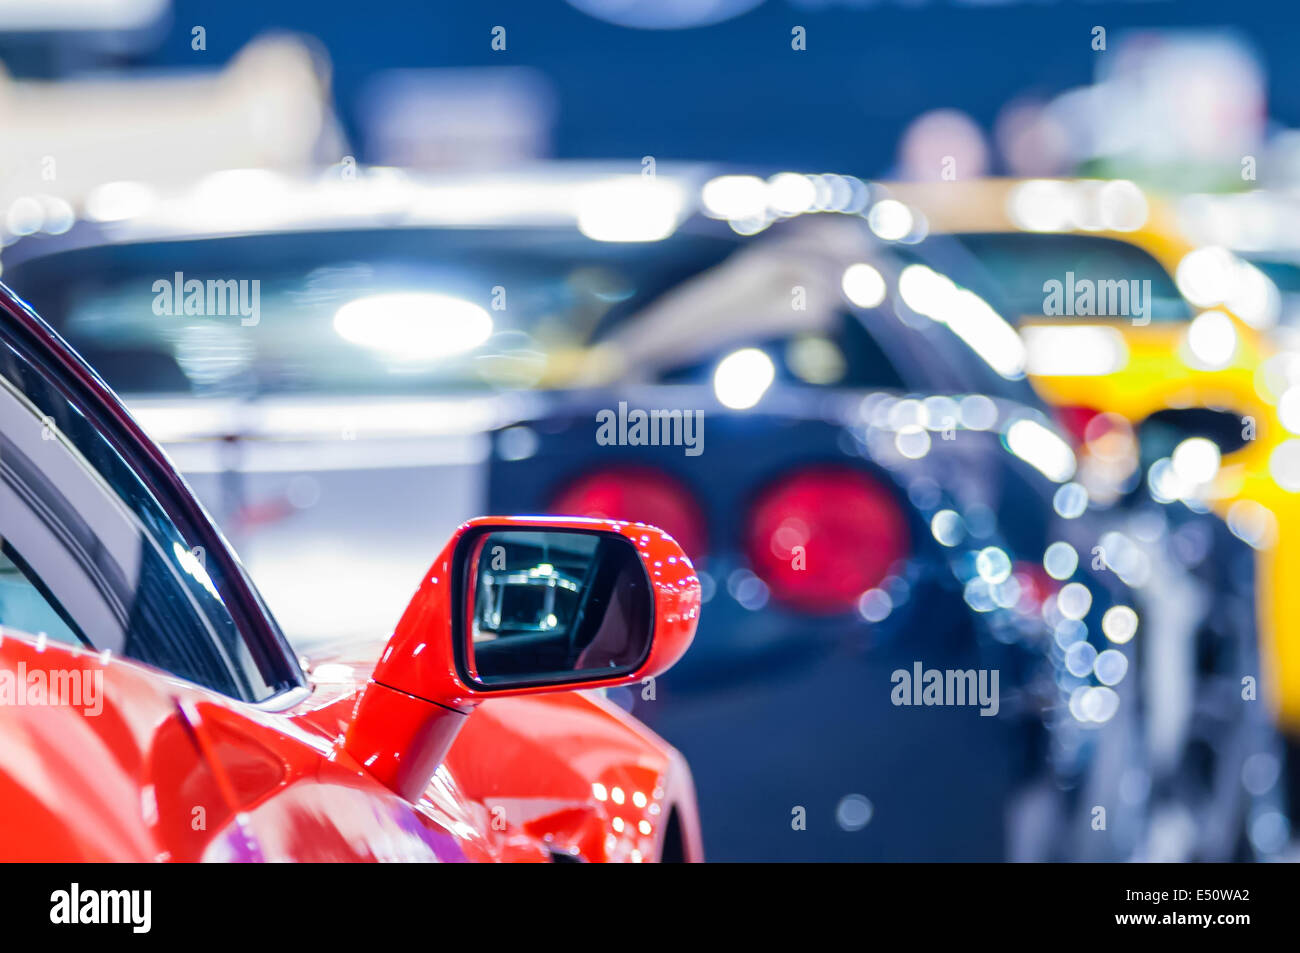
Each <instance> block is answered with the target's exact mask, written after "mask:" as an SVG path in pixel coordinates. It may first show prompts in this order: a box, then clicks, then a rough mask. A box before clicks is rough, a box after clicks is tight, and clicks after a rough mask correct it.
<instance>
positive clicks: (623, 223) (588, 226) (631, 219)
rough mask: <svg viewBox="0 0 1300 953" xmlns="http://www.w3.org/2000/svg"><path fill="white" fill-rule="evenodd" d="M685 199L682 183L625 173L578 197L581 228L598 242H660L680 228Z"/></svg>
mask: <svg viewBox="0 0 1300 953" xmlns="http://www.w3.org/2000/svg"><path fill="white" fill-rule="evenodd" d="M685 205H686V200H685V196H684V195H683V193H682V188H681V186H680V185H678V184H676V183H673V182H668V181H665V180H663V179H657V178H649V177H647V176H640V175H635V176H622V177H620V178H616V179H611V180H609V181H606V182H598V183H595V184H593V185H590V186H587V187H586V188H584V189H583V190H582V192H581V193H580V195H579V196H578V230H579V231H580V232H582V234H584V235H586V236H587V237H588V238H590V239H592V240H593V241H598V242H657V241H662V240H663V239H665V238H667V237H668V236H669V235H671V234H672V233H673V232H674V231H676V230H677V223H678V222H679V221H680V220H681V215H682V210H683V209H684V208H685Z"/></svg>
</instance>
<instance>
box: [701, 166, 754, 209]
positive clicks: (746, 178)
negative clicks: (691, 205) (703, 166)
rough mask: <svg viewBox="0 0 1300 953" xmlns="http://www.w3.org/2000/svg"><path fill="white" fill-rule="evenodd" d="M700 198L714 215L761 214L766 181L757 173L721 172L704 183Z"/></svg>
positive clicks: (705, 207)
mask: <svg viewBox="0 0 1300 953" xmlns="http://www.w3.org/2000/svg"><path fill="white" fill-rule="evenodd" d="M700 202H701V203H702V204H703V205H704V212H705V214H707V215H710V216H712V217H713V218H725V219H732V220H747V219H756V218H761V217H763V215H765V214H766V213H767V183H766V182H764V181H763V180H762V179H760V178H759V177H758V176H756V175H720V176H718V177H717V178H714V179H710V180H709V181H708V182H706V183H704V188H703V189H701V190H700Z"/></svg>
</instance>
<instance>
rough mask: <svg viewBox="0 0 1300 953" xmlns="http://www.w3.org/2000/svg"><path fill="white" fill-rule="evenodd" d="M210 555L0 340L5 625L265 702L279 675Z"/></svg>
mask: <svg viewBox="0 0 1300 953" xmlns="http://www.w3.org/2000/svg"><path fill="white" fill-rule="evenodd" d="M205 555H206V554H205V553H204V552H203V550H202V549H201V548H197V547H196V548H193V549H192V548H191V547H190V544H189V543H188V542H187V541H186V540H185V539H184V538H182V535H181V533H180V531H179V530H178V529H177V527H176V525H175V524H174V523H173V522H172V521H171V519H170V518H169V517H168V516H167V514H166V512H165V511H164V510H163V508H162V507H161V505H160V504H159V503H158V501H157V500H156V499H155V498H154V497H153V495H152V494H151V493H150V492H149V490H148V488H147V487H146V486H145V484H144V483H143V482H142V481H141V479H140V477H139V476H138V475H137V474H136V473H135V471H134V470H132V469H131V467H130V466H128V465H127V463H126V461H125V460H123V459H122V458H121V456H120V455H119V454H118V453H117V451H116V450H115V448H114V447H113V446H112V445H111V444H110V443H109V442H108V441H107V440H106V439H105V438H104V437H103V435H101V434H100V433H99V432H98V431H97V430H96V429H95V428H94V426H93V424H92V423H91V421H89V420H88V419H87V418H86V417H85V416H84V415H83V414H82V413H81V412H80V410H79V409H78V408H77V407H76V406H75V405H74V404H73V403H72V402H70V401H69V400H68V399H67V398H66V397H65V396H64V395H63V394H62V393H61V392H60V391H59V390H58V389H57V388H55V387H54V385H53V384H52V382H51V381H50V380H48V379H47V378H46V377H45V376H44V375H43V374H42V373H41V372H40V371H39V370H38V369H37V368H35V367H33V366H32V365H31V364H30V363H28V362H27V361H26V360H25V359H24V358H23V357H22V356H20V355H19V354H18V353H17V352H16V351H14V350H12V349H11V348H10V347H8V346H7V345H0V626H4V627H5V628H7V629H13V630H19V631H23V632H26V633H28V634H31V635H39V634H41V633H44V634H45V635H46V637H48V638H51V639H54V640H57V641H64V642H77V643H80V644H82V645H84V646H86V647H88V648H91V649H94V650H95V651H109V652H112V653H113V654H115V655H121V656H125V657H127V658H131V659H135V660H137V661H140V662H143V663H145V664H148V665H151V666H153V667H155V668H158V669H161V670H162V671H165V672H167V673H169V674H171V675H175V676H179V677H180V678H183V679H186V680H188V681H190V682H193V683H195V684H198V685H201V686H203V687H205V688H210V689H213V690H216V691H218V692H221V693H223V694H226V695H230V696H233V697H236V698H241V699H244V700H247V701H262V700H265V699H267V698H269V697H270V696H272V695H274V694H275V693H276V691H277V689H278V686H277V685H276V684H275V680H274V676H273V675H271V674H270V672H269V671H268V670H266V666H265V665H264V664H259V662H258V660H257V659H256V658H254V656H253V654H252V652H251V651H250V648H249V646H248V644H247V642H246V641H245V640H244V638H243V637H242V635H241V633H240V631H239V629H238V627H237V625H236V623H235V621H234V619H233V617H232V616H231V614H230V612H229V611H228V610H227V608H226V606H225V604H224V603H223V601H222V596H221V591H222V589H221V587H222V580H221V579H220V578H219V576H220V574H219V572H217V570H216V568H215V567H211V572H212V573H213V574H215V576H216V577H215V578H214V575H213V574H210V569H209V565H208V561H207V560H206V558H205Z"/></svg>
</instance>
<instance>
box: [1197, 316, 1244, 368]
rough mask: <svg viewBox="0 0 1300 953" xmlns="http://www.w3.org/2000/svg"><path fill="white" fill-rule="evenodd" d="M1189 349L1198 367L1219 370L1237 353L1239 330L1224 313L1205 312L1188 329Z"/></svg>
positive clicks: (1230, 361)
mask: <svg viewBox="0 0 1300 953" xmlns="http://www.w3.org/2000/svg"><path fill="white" fill-rule="evenodd" d="M1187 348H1188V350H1190V351H1191V357H1192V359H1193V361H1194V362H1195V364H1196V366H1198V367H1201V368H1203V369H1205V370H1218V369H1220V368H1223V367H1227V366H1228V365H1229V364H1230V363H1232V359H1233V357H1235V356H1236V353H1237V329H1236V328H1235V327H1233V324H1232V318H1230V317H1228V316H1227V315H1226V314H1224V313H1223V312H1222V311H1204V312H1202V313H1201V314H1198V315H1197V316H1196V317H1195V318H1194V319H1193V320H1192V323H1191V324H1190V325H1189V326H1188V328H1187Z"/></svg>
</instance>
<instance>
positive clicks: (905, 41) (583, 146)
mask: <svg viewBox="0 0 1300 953" xmlns="http://www.w3.org/2000/svg"><path fill="white" fill-rule="evenodd" d="M1297 6H1298V5H1297V4H1296V3H1294V2H1293V0H1269V2H1266V0H1232V2H1226V0H1177V2H1172V0H1126V2H1115V0H1105V2H1087V0H964V2H959V0H800V2H792V0H765V2H763V3H762V5H761V6H759V7H758V8H757V9H755V10H752V11H750V12H749V13H746V14H743V15H741V16H739V17H737V18H735V19H732V20H729V21H726V22H724V23H720V24H716V25H713V26H707V27H702V28H696V29H690V30H635V29H627V28H624V27H619V26H615V25H612V24H609V23H606V22H603V21H600V20H597V19H594V18H592V17H590V16H587V15H586V14H584V13H581V12H579V11H578V10H577V9H574V8H573V7H571V6H569V5H568V4H567V3H565V2H563V0H484V2H477V0H470V2H463V0H462V2H446V0H367V2H363V3H356V2H347V3H337V4H334V5H330V4H329V3H327V2H322V0H271V2H268V0H222V2H221V3H219V4H214V3H212V2H211V0H205V2H199V0H177V2H176V3H175V17H174V20H173V24H172V27H171V29H170V31H169V33H168V35H167V37H166V39H165V42H164V43H163V45H162V47H161V48H160V49H159V50H158V51H157V52H155V53H154V54H152V55H151V56H150V58H149V60H148V62H150V63H154V64H159V65H164V64H165V65H194V62H195V58H196V57H200V56H206V57H208V58H209V59H211V60H212V61H213V62H214V65H215V64H216V63H217V62H221V61H224V60H225V59H227V58H228V57H229V56H230V55H231V54H232V53H234V52H235V51H236V50H238V49H239V48H240V47H241V46H243V45H244V44H245V43H246V42H247V41H248V40H249V38H250V37H252V36H253V35H255V34H257V33H258V32H260V31H262V30H266V29H272V28H285V29H291V30H295V31H301V32H305V33H310V34H314V35H315V36H317V37H319V39H320V40H321V42H322V43H323V44H324V46H325V48H326V49H327V50H328V52H329V55H330V57H331V59H332V61H333V64H334V70H335V73H334V79H335V90H336V97H337V99H338V105H339V107H340V109H341V110H342V112H343V114H344V116H345V120H346V121H347V123H348V125H349V127H350V128H351V129H352V130H353V131H355V128H356V122H355V110H356V108H357V93H358V91H359V89H360V87H361V85H362V83H363V82H364V80H365V79H366V78H367V77H368V76H370V75H371V74H372V73H373V72H374V71H376V70H377V69H382V68H386V67H427V66H471V65H502V64H506V63H511V64H524V65H529V66H533V67H536V68H538V69H540V70H542V71H543V72H544V73H546V74H547V75H548V76H549V77H550V78H551V80H552V81H553V83H554V84H555V87H556V89H557V91H558V93H559V107H560V111H559V119H558V127H557V129H556V137H555V147H556V151H557V152H558V154H560V155H561V156H565V157H571V156H580V157H610V156H620V157H622V156H637V157H639V156H642V155H647V154H649V155H655V156H657V157H666V158H688V159H724V160H736V161H749V162H757V163H764V164H767V163H772V164H789V165H795V166H804V165H809V164H812V165H815V166H819V167H825V168H835V169H839V170H843V171H853V172H859V173H862V174H879V173H880V172H882V171H883V170H884V168H885V167H886V166H887V165H888V164H889V163H890V162H891V161H892V159H893V156H894V147H895V143H896V142H897V139H898V135H899V133H900V131H901V130H902V129H903V127H904V125H905V124H906V123H907V121H908V120H909V119H910V118H911V117H913V116H915V115H916V114H917V113H918V112H921V111H923V110H926V109H930V108H935V107H941V106H955V107H958V108H961V109H964V110H966V111H967V112H969V113H970V114H972V115H973V116H974V117H975V118H976V119H977V120H978V121H979V122H981V123H982V124H983V125H984V126H985V128H986V129H987V128H989V127H991V124H992V121H993V118H994V117H995V116H996V114H997V111H998V109H999V107H1000V106H1001V105H1002V104H1003V103H1005V102H1006V101H1007V100H1008V99H1009V98H1011V97H1012V96H1014V95H1017V94H1020V93H1024V92H1033V91H1038V92H1041V93H1044V94H1052V93H1055V92H1058V91H1060V90H1062V89H1065V88H1067V87H1069V86H1073V85H1077V84H1080V83H1084V82H1087V81H1088V80H1089V79H1090V78H1091V77H1092V75H1093V69H1094V66H1095V57H1096V56H1098V55H1104V54H1098V53H1094V52H1093V51H1092V49H1091V47H1090V31H1091V29H1092V27H1093V26H1094V25H1097V24H1100V25H1102V26H1105V27H1106V28H1107V31H1108V34H1109V37H1110V38H1111V40H1112V42H1113V40H1114V38H1115V37H1116V36H1117V34H1118V33H1119V32H1121V31H1123V30H1124V29H1125V28H1131V27H1169V26H1182V27H1236V28H1237V30H1238V32H1239V33H1240V35H1241V36H1243V37H1244V38H1245V39H1246V40H1247V41H1248V42H1251V43H1253V44H1254V45H1255V46H1256V48H1257V50H1258V52H1259V53H1260V54H1261V56H1262V58H1263V60H1264V63H1265V65H1266V68H1267V70H1268V73H1269V102H1270V111H1271V113H1272V114H1273V115H1274V116H1276V117H1277V118H1279V119H1281V120H1282V121H1284V122H1285V123H1287V124H1289V125H1300V61H1298V60H1297V57H1296V56H1295V52H1296V50H1295V47H1296V42H1297V37H1298V36H1300V30H1297V27H1300V10H1298V9H1297ZM196 24H201V25H203V26H205V27H206V29H207V43H208V49H207V52H206V53H194V52H192V51H191V50H190V29H191V27H192V26H194V25H196ZM795 24H800V25H803V26H804V27H806V28H807V31H808V48H807V50H806V51H803V52H795V51H793V50H791V48H790V28H791V27H792V26H793V25H795ZM496 25H502V26H505V27H506V29H507V31H508V32H507V36H508V50H507V51H506V52H504V53H494V52H492V50H491V48H490V40H491V32H490V31H491V29H492V27H493V26H496ZM354 138H355V137H354Z"/></svg>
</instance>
